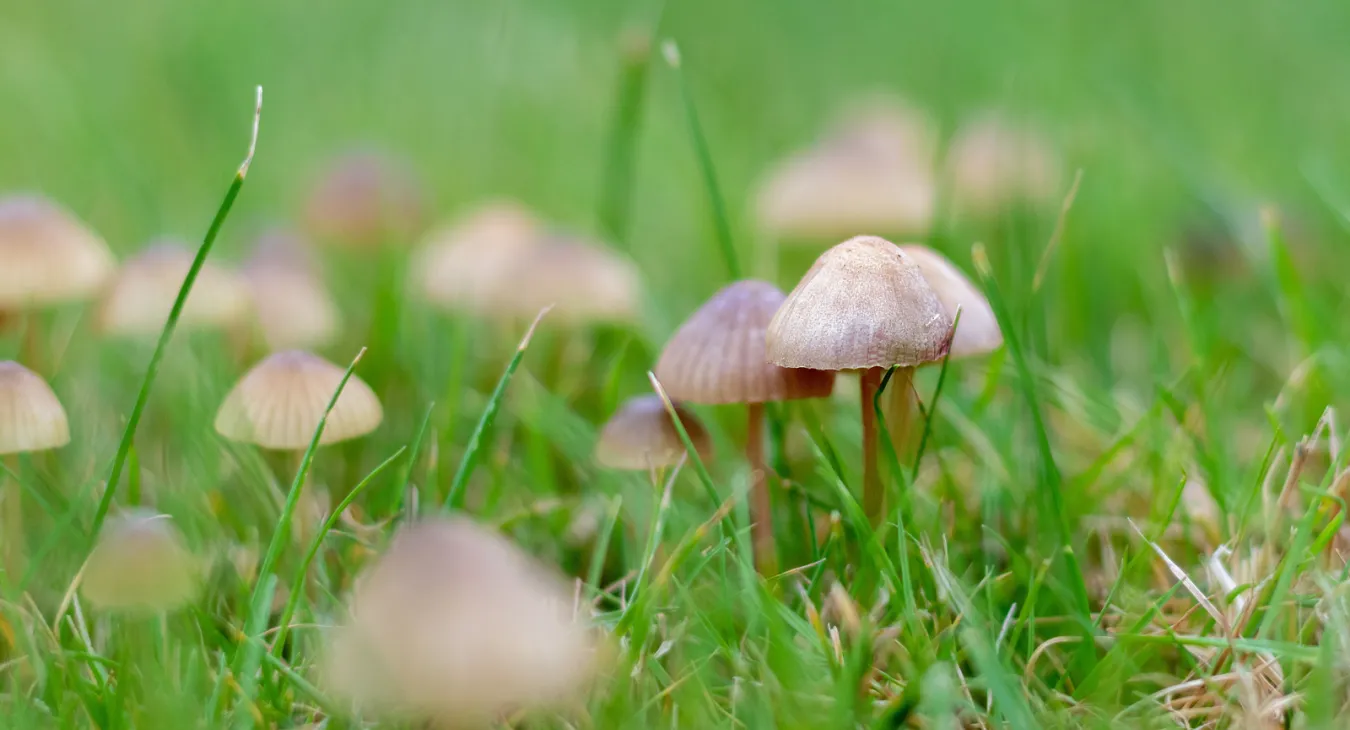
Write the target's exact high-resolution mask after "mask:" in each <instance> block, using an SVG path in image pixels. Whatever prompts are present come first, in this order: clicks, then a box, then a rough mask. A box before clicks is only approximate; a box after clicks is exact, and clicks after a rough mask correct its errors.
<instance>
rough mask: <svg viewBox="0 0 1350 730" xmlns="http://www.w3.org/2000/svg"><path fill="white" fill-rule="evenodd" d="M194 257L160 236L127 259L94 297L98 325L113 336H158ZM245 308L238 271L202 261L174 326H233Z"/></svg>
mask: <svg viewBox="0 0 1350 730" xmlns="http://www.w3.org/2000/svg"><path fill="white" fill-rule="evenodd" d="M195 258H196V254H195V253H194V252H193V251H191V250H189V249H188V248H186V247H185V246H183V245H182V244H180V243H178V242H177V241H171V240H164V239H161V240H159V241H155V242H153V243H151V244H150V245H149V246H147V247H146V248H144V249H143V250H142V251H141V252H140V253H138V254H136V256H134V257H133V258H131V259H129V260H127V261H126V262H125V263H123V264H122V267H121V268H120V269H119V270H118V271H117V274H116V276H114V277H113V280H112V281H111V283H110V284H109V285H108V288H107V289H106V290H105V291H104V292H103V296H102V298H101V299H100V301H99V305H98V315H97V319H98V327H99V329H100V330H102V331H103V332H104V333H106V334H109V335H114V336H127V337H155V336H158V335H159V333H160V331H161V330H163V329H164V323H165V322H166V321H168V319H169V313H170V312H171V311H172V310H173V304H174V302H175V301H176V300H177V299H178V292H179V290H180V289H181V288H182V286H183V280H184V279H186V278H187V275H188V271H189V270H190V269H191V268H192V262H193V260H194V259H195ZM248 311H249V293H248V288H247V287H246V286H245V284H244V281H243V279H242V278H241V277H240V276H239V274H238V273H236V272H235V271H234V270H232V269H229V268H226V267H225V266H222V265H220V264H215V263H212V262H210V261H207V262H204V263H203V264H202V268H201V270H200V271H199V272H198V274H197V280H196V282H195V283H194V284H193V286H192V291H191V292H190V293H189V294H188V298H187V301H186V302H185V303H184V304H183V311H182V313H181V314H180V316H179V318H178V328H179V329H180V330H191V329H197V330H206V329H221V330H232V329H235V328H237V327H239V326H241V325H243V323H244V321H245V319H246V318H247V316H248Z"/></svg>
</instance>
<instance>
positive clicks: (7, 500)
mask: <svg viewBox="0 0 1350 730" xmlns="http://www.w3.org/2000/svg"><path fill="white" fill-rule="evenodd" d="M3 459H4V470H0V512H2V513H3V517H0V555H2V556H3V558H4V563H3V564H0V567H3V568H4V570H5V582H6V583H7V584H9V585H10V586H11V587H13V586H17V585H18V583H19V578H20V575H19V574H20V572H21V570H20V569H21V566H20V564H19V561H20V560H22V556H23V485H22V484H20V483H19V455H18V454H6V455H5V456H4V457H3ZM6 471H7V472H8V474H12V475H13V479H7V478H5V477H6Z"/></svg>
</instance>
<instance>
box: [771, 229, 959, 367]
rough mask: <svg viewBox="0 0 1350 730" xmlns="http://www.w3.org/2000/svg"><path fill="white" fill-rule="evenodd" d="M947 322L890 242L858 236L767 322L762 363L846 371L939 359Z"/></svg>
mask: <svg viewBox="0 0 1350 730" xmlns="http://www.w3.org/2000/svg"><path fill="white" fill-rule="evenodd" d="M951 326H952V322H951V319H949V318H948V317H947V314H946V312H944V311H943V309H942V302H941V301H940V300H939V299H938V296H937V293H936V292H934V291H933V288H932V287H931V286H929V284H928V282H927V281H926V280H925V279H924V277H923V273H922V271H921V270H920V269H919V265H918V264H917V263H915V262H914V260H913V259H911V258H910V257H909V256H908V255H906V254H905V253H904V252H903V251H901V250H900V249H899V248H898V247H897V246H896V245H895V244H893V243H891V242H890V241H887V240H885V239H882V238H877V237H876V236H858V237H856V238H850V239H849V240H847V241H844V242H843V243H841V244H839V245H837V246H835V247H833V248H831V249H830V250H828V251H826V252H825V253H823V254H821V255H820V258H818V259H816V263H815V265H813V266H812V267H811V270H810V271H808V272H806V276H804V277H802V280H801V281H800V282H799V283H798V284H797V288H795V289H793V290H792V293H791V294H789V295H788V298H787V301H786V302H784V303H783V306H782V307H780V308H779V310H778V313H777V314H775V315H774V318H773V321H771V322H770V323H769V329H768V333H767V335H766V342H767V345H768V347H767V353H768V357H769V361H770V362H773V363H776V364H778V365H781V366H783V367H788V368H815V369H817V370H854V369H862V368H873V367H890V366H892V365H899V366H902V367H913V366H917V365H922V364H924V363H926V362H932V361H934V360H939V359H941V358H942V356H943V355H945V354H946V352H947V347H948V345H949V344H950V338H951Z"/></svg>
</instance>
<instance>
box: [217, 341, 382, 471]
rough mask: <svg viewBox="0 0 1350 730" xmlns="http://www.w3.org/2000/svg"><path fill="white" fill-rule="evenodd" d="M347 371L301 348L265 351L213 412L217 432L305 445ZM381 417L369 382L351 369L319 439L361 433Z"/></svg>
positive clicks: (274, 444)
mask: <svg viewBox="0 0 1350 730" xmlns="http://www.w3.org/2000/svg"><path fill="white" fill-rule="evenodd" d="M345 372H346V371H345V370H344V369H343V368H340V367H338V366H336V365H334V364H333V363H330V362H328V361H327V360H324V359H323V358H321V357H319V356H318V355H313V354H310V353H308V352H303V351H301V350H288V351H286V352H278V353H276V354H273V355H269V356H268V357H267V358H266V359H265V360H263V361H262V362H260V363H258V364H257V365H255V366H253V369H252V370H249V371H248V372H247V373H245V374H244V377H243V378H241V379H240V380H239V382H238V384H236V385H235V386H234V389H233V390H231V391H230V393H229V395H227V396H225V402H224V403H223V404H221V406H220V412H219V413H217V414H216V432H218V433H219V434H220V435H221V436H224V437H225V438H227V439H230V440H231V441H241V442H244V443H250V444H257V445H258V446H261V447H263V448H265V449H276V450H278V451H303V450H304V449H307V448H309V442H310V440H311V439H313V438H314V431H315V429H317V428H318V427H319V419H321V418H323V412H324V409H325V408H327V407H328V401H329V400H331V399H332V397H333V392H334V391H336V390H337V387H338V384H339V383H341V382H342V376H343V374H344V373H345ZM383 419H384V411H383V409H382V408H381V407H380V400H379V398H377V397H376V396H375V393H374V391H372V390H371V389H370V386H368V385H366V384H365V383H364V382H363V381H362V380H361V379H360V378H358V377H356V375H352V377H351V379H350V380H348V381H347V385H346V387H345V388H343V389H342V395H340V396H338V400H337V403H336V404H335V405H334V406H333V412H332V413H331V414H329V416H328V424H327V426H326V427H325V428H324V431H323V436H322V437H321V438H320V440H319V443H320V444H335V443H338V442H339V441H346V440H348V439H353V438H357V437H359V436H364V435H366V434H368V433H370V432H371V431H374V430H375V429H376V428H377V427H378V426H379V425H380V421H382V420H383Z"/></svg>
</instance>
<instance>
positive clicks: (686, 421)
mask: <svg viewBox="0 0 1350 730" xmlns="http://www.w3.org/2000/svg"><path fill="white" fill-rule="evenodd" d="M675 412H676V413H677V414H679V416H680V424H681V425H683V426H684V431H685V433H687V434H688V435H689V441H690V443H692V444H693V445H694V450H695V451H696V452H697V453H698V457H699V458H700V459H702V460H704V461H708V460H709V459H711V458H712V441H711V440H710V439H709V438H708V431H707V429H705V428H704V427H703V424H702V423H701V422H700V421H699V420H698V417H697V416H695V415H694V414H693V413H691V412H690V411H689V410H687V409H686V408H684V407H683V406H681V405H679V404H678V403H677V404H675ZM684 455H685V448H684V441H682V440H681V439H680V433H679V431H677V430H676V429H675V422H674V420H673V419H672V418H671V417H670V413H669V412H667V411H666V406H665V403H664V402H663V401H662V400H661V397H660V396H658V395H641V396H638V397H636V398H630V399H629V400H628V401H627V402H625V403H624V404H623V405H622V406H620V407H619V410H618V411H616V412H615V413H614V415H613V416H611V417H610V419H609V422H607V423H606V424H605V426H604V428H602V429H601V430H600V440H599V442H598V443H597V444H596V447H595V460H596V461H598V462H599V463H600V464H601V465H602V466H606V467H609V468H611V469H624V470H629V471H647V470H651V471H653V472H654V471H656V470H660V469H665V468H666V467H671V466H675V465H676V464H678V463H680V460H681V459H683V458H684Z"/></svg>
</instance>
